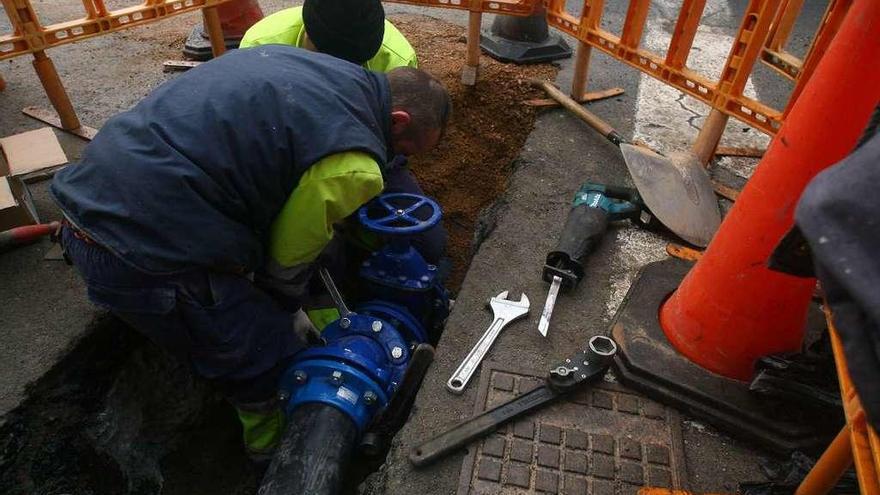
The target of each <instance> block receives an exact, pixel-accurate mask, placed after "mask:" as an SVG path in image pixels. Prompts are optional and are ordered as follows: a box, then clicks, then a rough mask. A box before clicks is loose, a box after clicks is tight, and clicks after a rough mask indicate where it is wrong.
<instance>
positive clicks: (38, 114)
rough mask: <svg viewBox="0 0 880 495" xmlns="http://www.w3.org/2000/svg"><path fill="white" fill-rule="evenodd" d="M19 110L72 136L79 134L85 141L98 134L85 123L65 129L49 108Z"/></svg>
mask: <svg viewBox="0 0 880 495" xmlns="http://www.w3.org/2000/svg"><path fill="white" fill-rule="evenodd" d="M21 112H22V113H23V114H25V115H27V116H28V117H32V118H35V119H37V120H39V121H40V122H45V123H47V124H49V125H51V126H52V127H57V128H58V129H61V130H63V131H65V132H69V133H71V134H73V135H74V136H79V137H81V138H83V139H85V140H86V141H91V140H92V139H94V137H95V135H96V134H98V130H97V129H95V128H94V127H89V126H87V125H80V126H79V127H77V128H76V129H65V128H64V126H62V125H61V119H59V118H58V115H56V114H55V112H53V111H51V110H46V109H45V108H40V107H24V108H22V109H21Z"/></svg>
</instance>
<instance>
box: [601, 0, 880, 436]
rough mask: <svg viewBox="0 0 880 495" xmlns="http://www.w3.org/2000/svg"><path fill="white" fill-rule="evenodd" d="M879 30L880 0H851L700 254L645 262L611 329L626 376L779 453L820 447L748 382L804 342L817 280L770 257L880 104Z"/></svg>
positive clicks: (808, 430)
mask: <svg viewBox="0 0 880 495" xmlns="http://www.w3.org/2000/svg"><path fill="white" fill-rule="evenodd" d="M877 33H880V2H878V1H877V0H854V1H853V3H852V5H851V7H850V10H849V12H848V14H847V15H846V17H845V20H844V21H843V23H842V25H841V27H840V29H839V31H838V33H837V35H836V36H835V37H834V39H833V41H832V42H831V44H830V46H829V48H828V51H827V52H826V53H825V55H824V56H823V57H822V59H821V60H820V61H819V63H818V66H817V68H816V70H815V72H814V73H813V76H812V77H811V78H810V80H809V81H808V82H807V84H806V85H805V87H804V90H803V93H802V94H801V96H800V97H799V98H798V100H797V101H796V102H795V104H794V105H793V107H792V109H791V112H790V113H789V115H788V116H787V118H786V119H785V122H784V124H783V125H782V128H781V129H780V130H779V132H778V134H777V135H776V137H775V138H774V139H773V142H772V143H771V145H770V147H769V149H768V150H767V153H766V154H765V155H764V158H763V160H762V161H761V163H760V164H759V165H758V168H757V170H756V171H755V173H754V175H753V176H752V178H751V179H750V180H749V182H748V183H747V185H746V187H745V189H744V190H743V192H742V193H741V194H740V195H739V197H738V199H737V201H736V204H735V205H734V207H733V209H732V210H731V211H730V212H729V213H728V215H727V217H726V218H725V220H724V222H723V223H722V224H721V227H720V228H719V230H718V232H717V233H716V234H715V238H714V239H713V240H712V242H711V243H710V244H709V247H708V248H707V250H706V253H705V254H704V255H703V257H702V258H701V259H700V260H699V261H698V262H697V264H696V265H695V266H694V267H693V268H692V269H690V271H689V272H688V266H687V265H686V264H683V263H682V262H680V261H678V260H667V261H662V262H658V263H653V264H650V265H648V266H646V267H645V268H643V269H642V271H641V272H640V274H639V277H638V278H637V280H636V282H634V283H633V286H632V287H631V288H630V291H629V293H628V295H627V297H626V299H625V301H624V303H623V305H622V306H621V308H620V310H619V311H618V313H617V316H616V317H615V321H614V324H613V327H612V334H613V335H614V337H615V339H616V340H617V341H618V344H619V347H620V352H619V353H618V357H617V358H616V362H615V364H616V369H617V371H618V375H619V377H620V379H621V381H622V382H624V383H626V384H628V385H630V386H632V387H635V388H638V389H641V390H643V391H644V392H645V393H647V394H649V395H652V396H654V397H656V398H658V399H659V400H661V401H665V402H669V403H673V404H675V405H677V406H679V407H681V408H683V409H685V410H686V411H688V412H689V413H691V414H693V415H695V416H698V417H701V418H702V419H705V420H707V421H708V422H711V423H713V424H715V425H716V426H719V427H721V428H725V429H727V430H729V431H731V432H733V433H734V434H738V435H739V436H742V437H744V438H746V439H749V440H752V441H755V442H758V443H761V444H763V445H765V446H766V447H769V448H772V449H775V450H777V451H790V450H791V449H809V448H811V447H814V446H819V445H821V442H822V440H821V437H820V436H819V435H817V432H816V431H815V427H814V426H812V425H809V424H805V423H803V422H802V421H799V418H797V417H795V416H789V417H782V416H781V415H780V414H781V413H780V411H778V410H771V409H770V408H768V407H767V404H766V401H765V400H762V399H761V398H759V397H757V396H755V395H754V394H752V393H751V392H750V391H749V388H748V383H747V382H745V381H744V380H748V379H750V378H751V376H752V374H753V366H754V364H755V361H756V359H757V358H759V357H761V356H765V355H768V354H773V353H778V352H784V351H798V350H800V348H801V344H802V341H803V335H804V327H805V323H806V321H807V316H808V314H807V313H808V307H809V304H810V299H811V294H812V292H813V288H814V287H815V279H802V278H796V277H793V276H789V275H784V274H781V273H778V272H773V271H770V270H769V269H768V268H767V262H768V259H769V257H770V254H771V252H772V251H773V249H774V248H775V247H776V245H777V244H778V242H779V241H780V239H781V238H782V237H783V235H784V234H785V233H786V232H787V231H788V230H789V229H790V228H791V226H792V224H793V216H794V209H795V206H796V204H797V201H798V199H799V198H800V195H801V193H802V192H803V190H804V188H805V187H806V185H807V183H808V182H809V181H810V180H811V179H812V178H813V177H814V176H815V175H816V174H817V173H819V172H820V171H821V170H823V169H825V168H827V167H829V166H831V165H833V164H835V163H837V162H838V161H840V160H841V159H843V158H844V157H846V156H847V155H848V154H849V153H850V152H851V151H852V149H853V148H854V147H855V144H856V141H857V140H858V138H859V136H860V135H861V133H862V132H863V129H864V127H865V124H866V123H867V121H868V119H869V117H870V114H871V111H872V110H873V109H874V107H875V106H877V104H878V102H880V36H877ZM682 278H683V279H684V280H682ZM679 281H681V282H680V283H679ZM673 291H674V292H673ZM670 292H672V296H670V297H669V298H668V299H667V300H666V302H665V303H663V302H662V301H663V300H664V299H665V298H666V297H667V296H669V294H670ZM661 304H662V306H661ZM818 321H819V322H821V319H819V320H818ZM792 412H794V411H792ZM783 414H784V412H783Z"/></svg>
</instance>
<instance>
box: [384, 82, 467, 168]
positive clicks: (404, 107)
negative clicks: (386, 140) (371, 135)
mask: <svg viewBox="0 0 880 495" xmlns="http://www.w3.org/2000/svg"><path fill="white" fill-rule="evenodd" d="M388 83H389V85H390V86H391V144H392V147H393V148H394V152H395V153H397V154H399V155H417V154H419V153H425V152H428V151H430V150H431V149H433V148H434V146H437V143H438V142H439V141H440V138H441V137H442V136H443V132H444V131H445V130H446V122H447V121H448V120H449V114H450V113H451V112H452V102H451V101H450V99H449V93H447V92H446V88H444V87H443V84H442V83H441V82H440V81H438V80H437V79H434V78H433V77H432V76H431V75H430V74H428V73H427V72H425V71H423V70H419V69H413V68H411V67H398V68H396V69H394V70H392V71H391V72H389V73H388Z"/></svg>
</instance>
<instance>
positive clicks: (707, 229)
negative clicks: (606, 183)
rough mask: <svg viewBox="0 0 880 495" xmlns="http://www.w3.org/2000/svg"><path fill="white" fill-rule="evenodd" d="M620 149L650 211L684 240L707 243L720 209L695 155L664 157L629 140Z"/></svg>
mask: <svg viewBox="0 0 880 495" xmlns="http://www.w3.org/2000/svg"><path fill="white" fill-rule="evenodd" d="M620 151H621V152H622V153H623V159H624V162H626V167H627V168H628V169H629V173H630V175H631V176H632V178H633V182H634V183H635V186H636V189H638V191H639V194H640V195H641V196H642V199H643V200H644V201H645V205H646V206H647V207H648V209H649V210H651V213H653V214H654V215H655V216H656V217H657V219H658V220H659V221H660V223H662V224H663V225H665V226H666V228H668V229H669V230H671V231H672V232H674V233H675V234H676V235H678V236H679V237H681V238H682V239H684V240H685V241H687V242H689V243H691V244H694V245H696V246H699V247H706V246H707V245H708V244H709V241H711V240H712V236H713V235H714V234H715V231H716V230H718V226H719V225H720V224H721V212H720V211H719V210H718V200H717V199H716V198H715V191H714V190H713V189H712V182H711V181H710V180H709V174H708V173H707V172H706V169H704V168H703V166H702V165H701V164H700V162H699V161H698V160H697V157H696V156H695V155H693V154H691V153H676V154H670V156H669V157H664V156H661V155H658V154H657V153H654V152H653V151H651V150H648V149H645V148H642V147H639V146H633V145H630V144H621V145H620Z"/></svg>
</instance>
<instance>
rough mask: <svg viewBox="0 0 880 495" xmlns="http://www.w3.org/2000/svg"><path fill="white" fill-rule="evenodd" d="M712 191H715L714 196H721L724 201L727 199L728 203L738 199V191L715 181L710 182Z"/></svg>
mask: <svg viewBox="0 0 880 495" xmlns="http://www.w3.org/2000/svg"><path fill="white" fill-rule="evenodd" d="M712 189H714V190H715V194H717V195H719V196H721V197H722V198H724V199H728V200H730V201H736V198H737V197H739V193H740V191H739V189H734V188H732V187H730V186H727V185H724V184H722V183H720V182H718V181H716V180H713V181H712Z"/></svg>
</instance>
